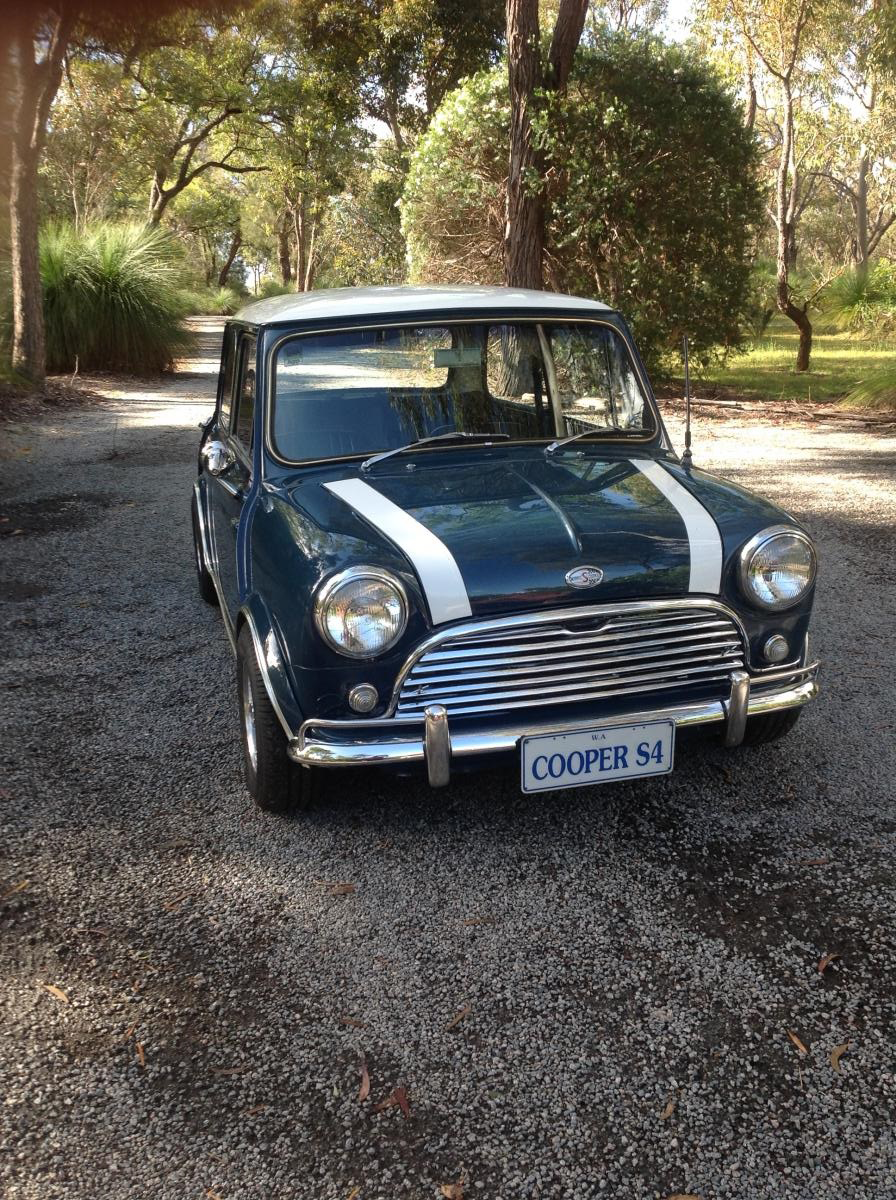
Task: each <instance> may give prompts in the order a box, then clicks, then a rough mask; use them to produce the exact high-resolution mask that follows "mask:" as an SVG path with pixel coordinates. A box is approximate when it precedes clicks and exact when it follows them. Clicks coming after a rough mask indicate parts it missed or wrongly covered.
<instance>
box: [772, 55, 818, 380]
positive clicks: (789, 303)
mask: <svg viewBox="0 0 896 1200" xmlns="http://www.w3.org/2000/svg"><path fill="white" fill-rule="evenodd" d="M783 82H784V85H785V86H784V120H783V122H782V136H781V151H780V153H781V157H780V159H779V160H778V174H777V179H776V185H775V224H776V226H777V229H778V253H777V259H778V270H777V287H776V300H777V304H778V309H779V310H780V311H781V312H782V313H783V314H784V315H785V316H786V317H789V318H790V320H791V321H793V323H794V325H796V327H797V329H798V330H799V335H800V344H799V350H798V351H797V356H796V369H797V371H808V370H809V359H810V357H811V354H812V324H811V322H810V320H809V317H808V315H807V312H806V308H807V305H804V306H803V307H802V308H800V307H799V306H798V305H796V304H794V303H793V299H792V298H791V295H790V269H791V260H792V258H795V257H796V216H795V213H796V207H797V205H796V199H797V193H798V186H797V185H798V181H797V178H796V175H795V172H796V167H795V165H794V161H793V160H794V154H793V137H794V121H793V94H792V91H791V87H790V79H789V78H788V79H786V80H784V81H783Z"/></svg>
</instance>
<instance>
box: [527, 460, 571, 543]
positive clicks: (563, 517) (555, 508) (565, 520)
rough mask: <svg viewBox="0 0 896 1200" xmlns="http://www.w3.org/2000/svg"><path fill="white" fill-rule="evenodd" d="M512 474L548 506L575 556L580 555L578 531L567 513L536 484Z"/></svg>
mask: <svg viewBox="0 0 896 1200" xmlns="http://www.w3.org/2000/svg"><path fill="white" fill-rule="evenodd" d="M514 474H515V475H517V476H519V478H520V479H522V481H523V483H525V484H528V486H529V487H530V488H531V489H532V491H533V492H535V494H536V495H537V496H540V497H541V499H542V500H543V501H544V502H545V504H546V505H547V506H548V508H549V509H550V510H551V512H552V513H553V514H554V516H555V517H556V518H557V520H558V521H559V522H560V524H561V525H562V526H563V529H564V532H565V533H566V536H567V537H568V538H569V541H570V544H571V545H572V548H573V550H575V552H576V554H581V553H582V539H581V538H580V537H579V534H578V531H577V529H576V527H575V525H573V523H572V520H571V519H570V516H569V513H567V512H566V511H565V510H564V509H562V508H561V507H560V505H559V504H558V503H557V501H556V500H555V499H554V497H553V496H550V495H548V493H547V492H546V491H545V490H544V489H543V488H540V487H539V486H538V484H537V483H533V482H532V480H531V479H528V478H527V477H526V476H525V475H523V474H522V472H520V471H514Z"/></svg>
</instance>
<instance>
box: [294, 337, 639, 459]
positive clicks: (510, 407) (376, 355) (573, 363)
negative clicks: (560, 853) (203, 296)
mask: <svg viewBox="0 0 896 1200" xmlns="http://www.w3.org/2000/svg"><path fill="white" fill-rule="evenodd" d="M272 406H273V408H272V415H271V441H272V448H273V450H274V451H275V453H276V454H277V455H278V456H279V457H280V458H282V459H285V460H287V461H289V462H307V461H309V460H315V459H326V458H341V457H344V456H347V455H354V454H362V455H371V454H376V453H378V452H380V451H384V450H393V449H395V448H397V447H399V446H405V445H407V444H408V443H409V442H415V441H418V440H420V439H422V438H431V437H435V436H437V435H439V434H446V433H453V432H457V433H475V434H496V435H497V434H504V435H505V436H506V437H508V438H510V439H512V440H514V441H528V440H539V439H541V440H544V439H549V440H553V439H554V438H558V437H560V438H562V437H570V436H572V435H574V434H578V433H583V432H585V433H591V434H593V436H595V437H605V438H606V437H621V436H625V435H636V436H645V435H646V436H649V435H651V434H652V433H653V432H654V431H655V424H654V419H653V414H652V411H651V408H650V406H649V405H648V404H647V402H646V400H645V397H644V392H643V391H642V389H641V385H640V383H639V381H638V377H637V375H636V373H635V369H634V364H633V363H632V360H631V356H630V355H629V352H628V347H627V346H626V344H625V342H624V340H623V339H622V337H621V336H620V334H619V333H617V332H616V330H615V329H613V328H612V327H611V326H609V325H599V324H592V323H586V322H582V323H567V322H545V323H538V324H535V323H524V322H519V323H501V324H495V323H490V322H474V323H469V324H444V325H419V326H414V325H408V326H403V327H390V328H381V329H352V330H346V331H344V332H341V333H326V334H311V335H308V336H296V337H293V338H289V339H288V340H286V341H284V342H282V343H281V344H280V346H279V347H278V349H277V354H276V358H275V362H274V371H273V388H272ZM587 440H588V439H587V437H585V438H582V439H581V440H580V441H579V442H578V443H576V444H577V446H579V447H581V446H582V445H583V443H585V442H587ZM458 444H459V445H463V444H464V443H463V442H461V441H459V442H458ZM435 445H438V443H435Z"/></svg>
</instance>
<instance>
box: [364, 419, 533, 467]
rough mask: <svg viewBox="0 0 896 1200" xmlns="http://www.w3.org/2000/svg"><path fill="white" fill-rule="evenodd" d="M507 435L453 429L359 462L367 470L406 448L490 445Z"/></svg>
mask: <svg viewBox="0 0 896 1200" xmlns="http://www.w3.org/2000/svg"><path fill="white" fill-rule="evenodd" d="M509 437H510V434H509V433H461V432H460V431H459V430H457V429H453V430H452V431H451V432H450V433H437V434H435V435H434V436H433V437H425V438H419V439H418V440H417V441H416V442H408V444H407V445H406V446H396V448H395V449H394V450H384V451H383V452H382V454H374V455H373V457H372V458H365V459H364V461H363V462H362V463H361V470H362V471H369V470H370V468H371V467H372V466H373V464H374V463H378V462H382V461H383V460H384V459H386V458H391V457H392V455H393V454H404V453H405V451H407V450H417V449H418V448H419V447H421V446H431V445H432V443H433V442H449V441H454V442H483V443H484V444H485V445H486V446H490V445H491V444H492V442H494V441H498V440H499V439H504V440H505V441H506V439H507V438H509Z"/></svg>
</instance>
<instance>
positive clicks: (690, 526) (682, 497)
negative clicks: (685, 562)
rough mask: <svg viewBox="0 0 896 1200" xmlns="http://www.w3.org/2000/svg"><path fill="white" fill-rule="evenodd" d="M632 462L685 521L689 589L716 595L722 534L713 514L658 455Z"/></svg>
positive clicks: (717, 592)
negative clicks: (665, 465) (689, 572)
mask: <svg viewBox="0 0 896 1200" xmlns="http://www.w3.org/2000/svg"><path fill="white" fill-rule="evenodd" d="M629 462H630V463H631V464H632V466H633V467H637V469H638V470H639V471H640V472H641V474H642V475H645V476H646V477H647V478H648V479H649V480H650V482H651V483H652V484H653V486H654V487H655V488H656V489H657V491H659V492H662V494H663V495H664V496H665V497H666V499H667V500H668V501H669V503H670V504H672V505H673V506H674V508H676V509H677V511H678V515H679V516H680V517H681V519H682V521H684V525H685V529H686V530H687V534H688V547H689V548H690V556H691V574H690V580H689V582H688V591H689V592H709V593H710V595H713V596H717V595H718V594H719V592H720V591H721V590H722V557H723V556H722V538H721V535H720V533H719V527H718V525H716V523H715V521H714V520H713V517H712V514H711V513H710V512H709V510H708V509H707V508H705V507H704V506H703V505H702V504H701V503H700V501H699V500H698V499H697V497H696V496H692V495H691V493H690V492H689V491H688V490H687V488H684V487H682V486H681V484H680V483H679V482H678V480H677V479H675V477H674V476H672V475H670V474H669V472H668V471H667V470H666V469H665V468H664V467H663V466H661V464H660V463H658V462H656V460H655V459H638V458H630V459H629Z"/></svg>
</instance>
